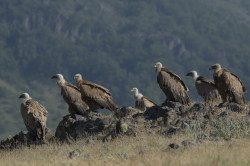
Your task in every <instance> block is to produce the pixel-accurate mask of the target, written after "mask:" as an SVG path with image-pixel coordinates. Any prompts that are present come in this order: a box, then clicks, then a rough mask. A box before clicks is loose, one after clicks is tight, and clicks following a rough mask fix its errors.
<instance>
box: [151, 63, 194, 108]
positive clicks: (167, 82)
mask: <svg viewBox="0 0 250 166" xmlns="http://www.w3.org/2000/svg"><path fill="white" fill-rule="evenodd" d="M155 69H156V73H157V82H158V84H159V86H160V88H161V89H162V91H163V92H164V93H165V95H166V97H167V100H168V101H173V102H179V103H181V104H190V103H191V99H190V97H189V95H188V88H187V87H186V85H185V84H184V82H183V81H182V80H181V78H180V77H179V76H178V75H176V74H175V73H174V72H172V71H170V70H168V69H166V68H164V67H163V66H162V64H161V63H160V62H157V63H156V64H155Z"/></svg>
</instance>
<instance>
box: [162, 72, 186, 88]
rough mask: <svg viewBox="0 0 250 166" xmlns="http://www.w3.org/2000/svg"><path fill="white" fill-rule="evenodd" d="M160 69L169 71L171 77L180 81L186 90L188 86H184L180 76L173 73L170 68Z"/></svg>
mask: <svg viewBox="0 0 250 166" xmlns="http://www.w3.org/2000/svg"><path fill="white" fill-rule="evenodd" d="M161 71H164V72H167V73H169V74H170V75H171V76H172V78H175V79H176V80H178V82H180V83H181V84H182V86H183V87H184V89H185V90H187V91H188V88H187V87H186V85H185V84H184V82H183V81H182V80H181V78H180V77H179V76H178V75H177V74H175V73H174V72H172V71H171V70H168V69H166V68H162V69H161Z"/></svg>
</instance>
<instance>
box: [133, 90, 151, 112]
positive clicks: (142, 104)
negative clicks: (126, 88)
mask: <svg viewBox="0 0 250 166" xmlns="http://www.w3.org/2000/svg"><path fill="white" fill-rule="evenodd" d="M131 92H133V93H134V97H135V108H137V109H140V110H142V111H146V110H147V109H148V108H150V107H153V106H156V104H155V103H154V102H153V101H151V100H149V99H148V98H147V97H145V96H143V95H142V94H141V93H139V90H138V89H137V88H132V89H131Z"/></svg>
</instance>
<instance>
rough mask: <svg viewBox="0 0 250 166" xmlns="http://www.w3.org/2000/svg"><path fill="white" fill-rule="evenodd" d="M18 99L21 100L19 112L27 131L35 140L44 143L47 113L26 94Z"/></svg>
mask: <svg viewBox="0 0 250 166" xmlns="http://www.w3.org/2000/svg"><path fill="white" fill-rule="evenodd" d="M19 98H20V99H22V100H23V102H22V103H21V108H20V111H21V115H22V117H23V121H24V124H25V126H26V128H27V130H28V131H29V133H30V134H31V135H32V136H33V137H34V139H35V140H43V141H45V129H46V121H47V115H48V111H47V110H46V109H45V108H44V107H43V106H42V105H41V104H39V103H38V102H37V101H35V100H33V99H32V98H31V97H30V96H29V94H28V93H23V94H21V95H20V96H19Z"/></svg>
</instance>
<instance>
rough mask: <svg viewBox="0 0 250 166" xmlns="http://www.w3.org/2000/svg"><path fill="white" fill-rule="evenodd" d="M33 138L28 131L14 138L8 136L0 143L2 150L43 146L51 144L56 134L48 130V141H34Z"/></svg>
mask: <svg viewBox="0 0 250 166" xmlns="http://www.w3.org/2000/svg"><path fill="white" fill-rule="evenodd" d="M32 138H33V137H32V136H31V135H30V134H29V133H28V132H27V131H21V132H19V133H18V134H16V135H14V136H11V135H10V136H8V137H7V138H6V139H4V140H2V141H1V142H0V149H4V150H11V149H16V148H20V147H22V146H30V145H41V144H45V143H47V142H49V141H50V140H52V139H53V138H54V134H53V133H52V132H51V130H50V129H48V128H46V141H45V142H44V141H35V140H32Z"/></svg>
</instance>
